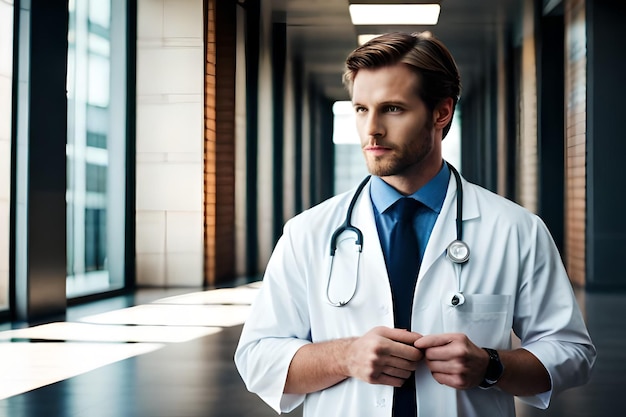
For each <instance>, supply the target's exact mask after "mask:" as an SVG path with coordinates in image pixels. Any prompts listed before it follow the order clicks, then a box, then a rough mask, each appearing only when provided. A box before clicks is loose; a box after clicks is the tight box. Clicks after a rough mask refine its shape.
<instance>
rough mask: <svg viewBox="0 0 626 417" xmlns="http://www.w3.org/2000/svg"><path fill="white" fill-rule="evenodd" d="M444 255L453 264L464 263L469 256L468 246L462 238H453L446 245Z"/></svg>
mask: <svg viewBox="0 0 626 417" xmlns="http://www.w3.org/2000/svg"><path fill="white" fill-rule="evenodd" d="M446 256H447V257H448V259H450V260H451V261H452V262H454V263H455V264H464V263H465V262H467V260H468V259H469V257H470V250H469V246H467V243H465V242H463V241H462V240H454V241H453V242H452V243H450V244H449V245H448V248H447V249H446Z"/></svg>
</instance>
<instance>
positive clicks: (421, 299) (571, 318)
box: [235, 177, 595, 417]
mask: <svg viewBox="0 0 626 417" xmlns="http://www.w3.org/2000/svg"><path fill="white" fill-rule="evenodd" d="M463 189H464V204H463V239H464V240H465V241H466V242H467V243H468V245H469V247H470V251H471V256H470V260H469V261H468V263H467V264H465V265H464V266H463V267H462V269H461V273H460V288H461V290H462V291H463V293H464V295H465V297H466V302H465V304H463V305H462V306H459V307H452V306H450V305H448V301H449V300H450V299H451V297H452V295H453V294H454V293H455V292H456V291H457V290H458V287H459V283H458V280H457V275H456V271H455V266H454V265H453V264H452V263H451V262H450V261H449V260H448V259H447V258H446V256H445V251H446V247H447V246H448V244H449V243H450V242H451V241H453V240H454V239H456V226H455V219H456V204H455V203H456V193H455V190H456V183H455V182H454V179H453V178H452V177H451V180H450V183H449V186H448V191H447V195H446V198H445V201H444V204H443V207H442V210H441V213H440V215H439V217H438V218H437V221H436V223H435V226H434V228H433V231H432V234H431V237H430V241H429V242H428V246H427V248H426V251H425V253H424V258H423V261H422V265H421V268H420V272H419V276H418V280H417V285H416V289H415V295H414V301H413V315H412V330H413V331H415V332H418V333H421V334H424V335H426V334H437V333H448V332H460V333H465V334H467V335H468V336H469V338H470V339H471V340H472V341H473V342H474V343H475V344H477V345H478V346H484V347H491V348H495V349H509V348H511V330H513V331H514V332H515V334H516V335H517V336H518V337H519V338H520V339H521V343H522V346H523V347H524V348H526V349H527V350H529V351H530V352H532V353H533V354H534V355H535V356H536V357H537V358H538V359H539V360H540V361H541V362H542V363H543V364H544V366H545V367H546V369H547V370H548V372H549V374H550V378H551V380H552V390H551V391H550V392H548V393H544V394H541V395H537V396H534V397H527V398H522V400H524V401H526V402H528V403H530V404H532V405H535V406H537V407H541V408H545V407H547V406H548V404H549V401H550V398H551V397H552V396H553V395H554V394H555V393H558V392H559V391H562V390H563V389H565V388H569V387H571V386H575V385H580V384H583V383H585V382H586V381H587V380H588V378H589V373H590V370H591V368H592V366H593V362H594V361H595V348H594V347H593V345H592V342H591V340H590V338H589V335H588V333H587V330H586V328H585V325H584V323H583V319H582V315H581V312H580V310H579V308H578V305H577V304H576V300H575V298H574V295H573V292H572V288H571V285H570V282H569V280H568V277H567V275H566V273H565V270H564V268H563V265H562V263H561V259H560V256H559V254H558V252H557V249H556V247H555V245H554V243H553V241H552V238H551V237H550V235H549V233H548V231H547V229H546V227H545V225H544V224H543V222H542V221H541V220H540V219H539V218H538V217H537V216H535V215H534V214H532V213H530V212H528V211H527V210H525V209H523V208H521V207H519V206H518V205H516V204H514V203H512V202H510V201H508V200H506V199H504V198H502V197H499V196H497V195H495V194H493V193H491V192H489V191H487V190H485V189H483V188H480V187H478V186H476V185H473V184H470V183H468V182H466V181H465V180H463ZM353 192H354V191H352V192H348V193H344V194H341V195H339V196H336V197H333V198H331V199H330V200H328V201H326V202H324V203H322V204H320V205H318V206H316V207H313V208H312V209H310V210H307V211H305V212H304V213H302V214H300V215H298V216H296V217H295V218H293V219H292V220H290V221H289V222H287V224H286V225H285V228H284V234H283V236H282V237H281V239H280V240H279V242H278V243H277V245H276V248H275V250H274V252H273V254H272V257H271V259H270V261H269V263H268V266H267V270H266V273H265V277H264V281H263V284H262V286H261V289H260V291H259V294H258V297H257V299H256V300H255V302H254V304H253V306H252V310H251V312H250V315H249V317H248V320H247V321H246V323H245V325H244V329H243V332H242V335H241V339H240V341H239V345H238V347H237V351H236V353H235V362H236V365H237V367H238V370H239V372H240V374H241V375H242V378H243V380H244V382H245V384H246V386H247V388H248V389H249V390H250V391H252V392H255V393H257V394H258V395H259V396H260V397H261V398H262V399H263V400H264V401H265V402H267V404H269V405H270V406H271V407H272V408H274V410H276V411H277V412H278V413H282V412H288V411H291V410H293V409H294V408H295V407H297V406H298V405H299V404H301V403H302V401H304V402H305V405H304V415H305V416H307V417H311V416H318V417H326V416H358V417H367V416H380V417H389V416H391V406H392V398H393V388H392V387H389V386H384V385H371V384H368V383H365V382H363V381H361V380H357V379H355V378H350V379H347V380H345V381H343V382H341V383H339V384H337V385H335V386H334V387H331V388H329V389H326V390H323V391H321V392H316V393H313V394H309V395H306V396H304V395H293V394H283V388H284V384H285V380H286V376H287V371H288V368H289V364H290V362H291V359H292V357H293V355H294V354H295V352H296V351H297V350H298V349H299V348H300V347H301V346H303V345H305V344H307V343H311V342H320V341H325V340H331V339H336V338H342V337H349V336H360V335H363V334H364V333H366V332H367V331H369V330H370V329H371V328H373V327H375V326H388V327H394V319H393V310H392V308H393V307H392V299H391V290H390V286H389V279H388V276H387V271H386V267H385V261H384V258H383V253H382V249H381V246H380V242H379V239H378V233H377V231H376V224H375V221H374V215H373V210H372V203H371V199H370V197H369V185H368V186H366V188H365V189H364V191H363V192H362V193H361V196H360V197H359V200H358V202H357V204H356V206H355V208H354V214H353V217H352V223H353V224H354V225H355V226H357V227H358V228H360V229H361V231H362V232H363V236H364V242H363V252H362V254H361V256H360V258H359V257H358V253H357V252H356V251H355V250H354V239H353V238H352V237H351V235H350V234H344V235H342V239H340V243H339V248H338V250H337V254H336V256H335V261H334V265H333V274H332V279H331V285H330V288H329V295H330V297H331V299H333V301H338V300H341V299H345V298H347V297H348V298H349V296H350V294H351V293H352V286H353V284H354V279H355V277H356V276H357V275H358V283H357V288H356V292H355V294H354V298H353V299H352V300H351V301H350V303H349V304H348V305H346V306H344V307H334V306H332V305H330V303H329V302H328V299H327V283H328V273H329V265H330V255H329V253H330V236H331V235H332V233H333V231H334V230H335V229H336V228H337V227H338V226H339V225H340V224H341V223H343V221H344V219H345V216H346V211H347V207H348V204H349V201H350V199H351V198H352V195H353ZM357 263H358V268H359V270H358V273H357V271H356V270H355V265H356V264H357ZM415 378H416V391H417V403H418V415H419V416H423V417H435V416H437V417H454V416H476V417H478V416H482V417H484V416H489V417H495V416H514V415H515V410H514V402H513V397H512V396H511V395H509V394H506V393H504V392H502V391H500V390H499V389H498V388H492V389H488V390H483V389H480V388H474V389H470V390H466V391H457V390H454V389H452V388H450V387H447V386H444V385H440V384H439V383H437V382H436V381H435V380H434V379H433V377H432V376H431V374H430V372H429V370H428V368H427V367H426V366H425V364H424V363H421V364H420V365H419V367H418V369H417V371H416V372H415Z"/></svg>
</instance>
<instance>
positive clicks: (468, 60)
mask: <svg viewBox="0 0 626 417" xmlns="http://www.w3.org/2000/svg"><path fill="white" fill-rule="evenodd" d="M270 1H271V2H272V9H273V15H274V16H275V19H276V16H280V17H281V19H283V18H284V19H285V21H286V24H287V37H288V41H289V42H290V44H291V50H292V53H294V54H296V55H300V56H301V58H302V60H303V63H304V67H305V70H306V71H307V72H308V74H309V76H310V77H312V78H313V79H314V80H315V82H316V84H317V85H320V86H322V88H323V93H324V95H326V96H327V97H328V98H330V99H331V100H346V99H348V96H347V93H346V91H345V89H344V88H343V86H342V84H341V74H342V72H343V63H344V61H345V58H346V56H347V55H348V54H349V53H350V51H352V50H353V49H354V48H355V47H357V46H358V45H357V35H359V34H368V33H384V32H390V31H403V32H420V31H424V30H429V31H431V32H432V33H433V34H434V35H435V36H436V37H438V38H439V39H441V40H442V41H443V42H444V43H445V44H446V45H447V46H448V48H449V49H450V51H451V52H452V54H453V55H454V57H455V59H456V61H457V65H458V66H459V69H460V72H461V80H462V84H463V89H464V90H465V91H468V90H469V89H471V87H472V82H473V81H474V80H475V79H476V78H478V77H479V75H480V73H481V72H482V71H483V68H484V65H485V62H487V60H488V59H489V57H491V56H492V55H493V51H494V47H495V45H496V42H497V35H498V33H502V30H503V29H504V28H507V27H510V25H511V24H512V23H513V22H514V21H515V19H516V16H518V15H519V14H521V2H522V1H523V0H442V1H440V4H441V13H440V15H439V22H438V24H437V25H435V26H384V27H382V26H378V27H374V26H358V27H357V26H354V25H352V22H351V20H350V15H349V12H348V6H349V4H350V2H349V1H348V0H270ZM357 2H358V3H368V2H369V3H377V4H382V3H399V2H400V1H395V2H392V1H386V0H378V1H372V0H359V1H356V0H355V1H353V3H357ZM419 2H420V1H407V0H403V1H402V3H419ZM421 2H424V1H421Z"/></svg>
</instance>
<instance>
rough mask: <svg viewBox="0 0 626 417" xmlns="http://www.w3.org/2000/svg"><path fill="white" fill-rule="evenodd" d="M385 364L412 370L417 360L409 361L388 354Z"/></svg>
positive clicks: (415, 366)
mask: <svg viewBox="0 0 626 417" xmlns="http://www.w3.org/2000/svg"><path fill="white" fill-rule="evenodd" d="M385 366H386V367H392V368H396V369H401V370H405V371H409V372H413V371H415V369H416V368H417V361H410V360H406V359H402V358H398V357H395V356H390V357H389V358H388V359H387V361H386V363H385Z"/></svg>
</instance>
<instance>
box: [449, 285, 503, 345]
mask: <svg viewBox="0 0 626 417" xmlns="http://www.w3.org/2000/svg"><path fill="white" fill-rule="evenodd" d="M448 301H449V300H445V301H444V302H443V303H442V310H443V327H444V332H446V333H464V334H466V335H467V336H468V337H469V339H470V340H471V341H472V342H473V343H474V344H476V345H478V346H485V347H492V348H504V347H507V346H508V345H509V341H510V337H511V332H510V329H507V326H508V323H510V320H509V315H510V314H511V313H510V311H511V309H510V305H509V304H510V303H511V296H510V295H501V294H473V295H465V303H464V304H462V305H459V306H456V307H453V306H451V305H450V304H449V303H448Z"/></svg>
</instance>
